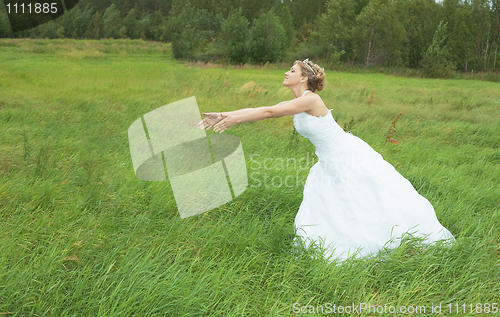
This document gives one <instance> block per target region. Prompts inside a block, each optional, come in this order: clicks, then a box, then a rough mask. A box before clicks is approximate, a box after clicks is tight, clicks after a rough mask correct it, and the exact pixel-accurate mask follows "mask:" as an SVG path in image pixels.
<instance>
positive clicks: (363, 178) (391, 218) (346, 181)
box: [293, 93, 454, 261]
mask: <svg viewBox="0 0 500 317" xmlns="http://www.w3.org/2000/svg"><path fill="white" fill-rule="evenodd" d="M304 94H305V93H304ZM330 111H331V110H330ZM293 122H294V125H295V128H296V130H297V132H299V134H300V135H302V136H303V137H305V138H307V139H309V141H311V142H312V143H313V144H314V146H315V147H316V155H317V156H318V159H319V160H318V162H317V163H316V164H315V165H314V166H313V167H312V168H311V170H310V172H309V175H308V177H307V180H306V183H305V186H304V199H303V201H302V204H301V205H300V208H299V211H298V213H297V216H296V218H295V229H296V235H297V236H298V237H300V238H301V240H303V242H305V243H306V245H307V246H308V245H310V244H311V243H315V244H317V245H319V246H321V247H322V248H324V250H325V256H326V257H327V258H330V259H332V260H333V259H338V260H340V261H343V260H346V259H347V258H349V257H351V256H355V257H362V256H367V255H372V254H373V255H374V254H376V253H377V252H378V251H379V250H381V249H383V248H384V247H387V248H394V247H397V246H398V245H399V244H400V242H401V237H402V236H403V235H404V234H407V233H409V234H411V235H412V236H414V237H421V238H426V239H425V242H429V243H432V242H435V241H439V240H448V239H449V240H450V241H452V240H454V238H453V235H452V234H451V233H450V232H449V231H448V230H447V229H446V228H444V227H443V226H442V225H441V224H440V223H439V221H438V219H437V217H436V214H435V212H434V208H433V207H432V205H431V204H430V203H429V201H428V200H427V199H425V198H424V197H422V196H421V195H420V194H419V193H418V192H417V191H416V190H415V189H414V188H413V186H412V185H411V183H410V182H409V181H408V180H406V179H405V178H404V177H403V176H402V175H401V174H399V173H398V171H396V169H394V167H393V166H392V165H391V164H389V163H388V162H386V161H385V160H384V159H383V158H382V156H381V155H380V154H379V153H377V152H376V151H375V150H373V149H372V148H371V147H370V146H369V145H368V144H367V143H365V142H364V141H363V140H361V139H360V138H358V137H356V136H354V135H352V134H350V133H346V132H344V130H343V129H342V128H341V127H340V126H339V125H338V124H337V123H336V122H335V120H334V119H333V117H332V114H331V112H329V113H328V114H327V115H326V116H324V117H315V116H312V115H310V114H307V113H305V112H302V113H299V114H296V115H294V117H293Z"/></svg>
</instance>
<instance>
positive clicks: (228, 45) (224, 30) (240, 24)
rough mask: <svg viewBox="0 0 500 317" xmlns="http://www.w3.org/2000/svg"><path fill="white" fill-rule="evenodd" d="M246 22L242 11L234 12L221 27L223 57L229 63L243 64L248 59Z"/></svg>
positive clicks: (247, 23)
mask: <svg viewBox="0 0 500 317" xmlns="http://www.w3.org/2000/svg"><path fill="white" fill-rule="evenodd" d="M249 24H250V23H249V22H248V20H247V18H245V16H243V13H242V10H241V9H239V10H236V11H233V12H231V13H230V14H229V16H228V17H227V19H226V20H225V21H224V22H223V23H222V25H221V32H220V42H221V46H222V51H223V52H224V55H225V56H227V58H228V60H229V62H230V63H235V64H243V63H244V62H246V61H247V59H248V51H247V41H248V36H249V32H248V25H249Z"/></svg>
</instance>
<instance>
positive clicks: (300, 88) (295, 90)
mask: <svg viewBox="0 0 500 317" xmlns="http://www.w3.org/2000/svg"><path fill="white" fill-rule="evenodd" d="M290 89H291V90H292V92H293V94H294V96H295V98H299V97H302V96H303V95H304V91H308V90H309V91H311V90H310V89H309V88H307V86H302V85H300V86H298V87H296V88H295V87H294V88H290Z"/></svg>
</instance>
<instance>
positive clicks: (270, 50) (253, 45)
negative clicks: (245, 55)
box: [248, 10, 286, 64]
mask: <svg viewBox="0 0 500 317" xmlns="http://www.w3.org/2000/svg"><path fill="white" fill-rule="evenodd" d="M280 22H281V21H280V19H279V17H278V16H276V14H275V13H274V11H273V10H271V11H269V12H267V13H262V14H261V15H260V16H259V17H258V18H257V19H256V20H255V21H254V25H253V26H252V28H251V29H250V40H249V44H248V48H249V53H250V56H251V58H252V61H253V62H255V63H257V64H264V63H267V62H269V63H274V62H277V61H280V60H281V59H282V58H283V56H284V49H285V46H286V36H285V35H286V33H285V29H284V28H283V26H282V25H281V23H280Z"/></svg>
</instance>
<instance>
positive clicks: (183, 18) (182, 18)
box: [167, 4, 223, 59]
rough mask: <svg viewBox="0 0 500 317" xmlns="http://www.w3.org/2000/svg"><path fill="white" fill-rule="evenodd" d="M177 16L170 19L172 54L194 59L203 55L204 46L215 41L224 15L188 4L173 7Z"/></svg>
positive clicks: (177, 56) (171, 16)
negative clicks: (198, 55) (197, 55)
mask: <svg viewBox="0 0 500 317" xmlns="http://www.w3.org/2000/svg"><path fill="white" fill-rule="evenodd" d="M172 11H174V13H175V14H171V15H169V18H168V23H167V25H168V29H169V34H168V36H169V37H170V38H171V39H172V53H173V54H174V56H175V57H176V58H187V59H194V58H195V55H196V54H203V53H202V51H203V49H204V46H206V45H207V44H208V43H212V44H213V41H214V40H215V37H216V34H217V33H218V31H219V30H220V25H221V23H222V20H223V19H222V15H220V14H213V13H211V12H209V11H207V10H206V9H196V8H194V7H193V6H192V5H190V4H187V5H185V6H183V7H173V9H172Z"/></svg>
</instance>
